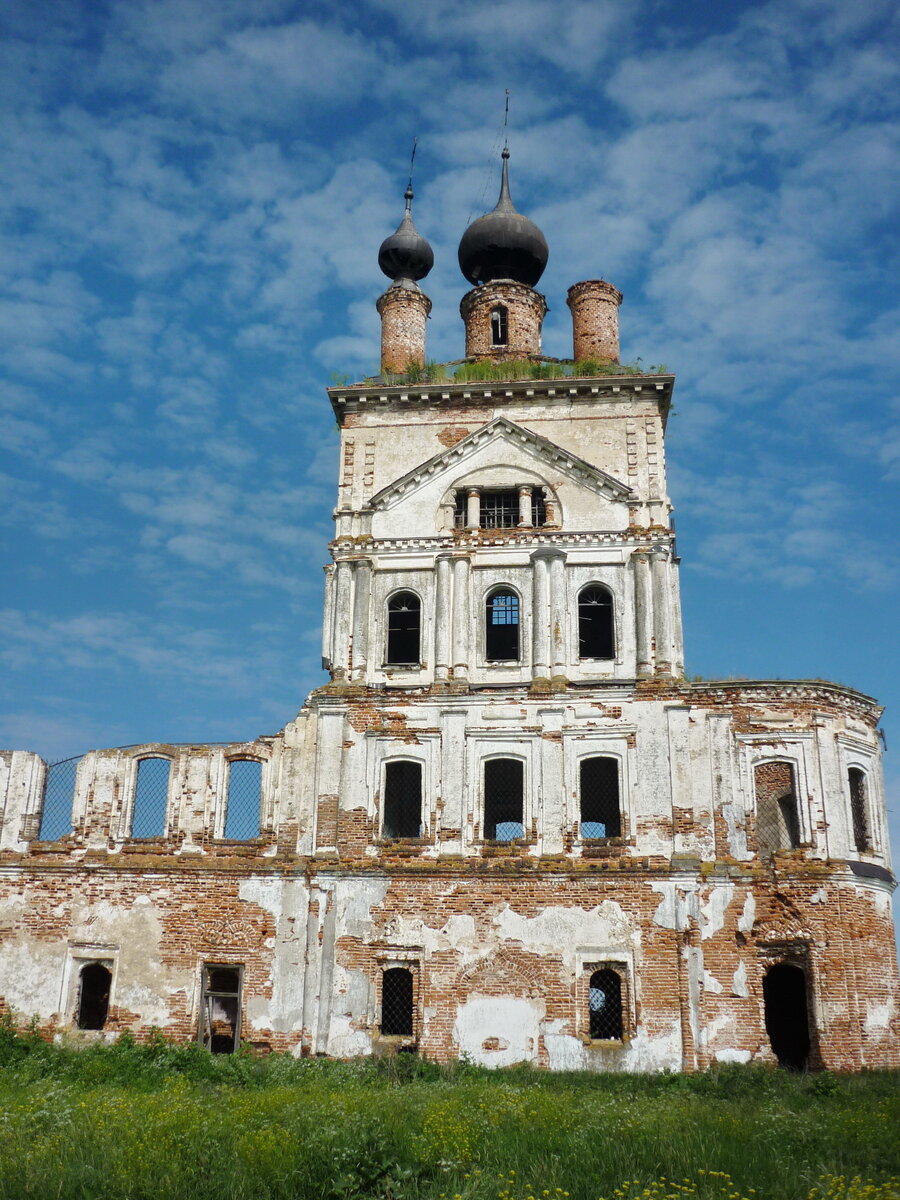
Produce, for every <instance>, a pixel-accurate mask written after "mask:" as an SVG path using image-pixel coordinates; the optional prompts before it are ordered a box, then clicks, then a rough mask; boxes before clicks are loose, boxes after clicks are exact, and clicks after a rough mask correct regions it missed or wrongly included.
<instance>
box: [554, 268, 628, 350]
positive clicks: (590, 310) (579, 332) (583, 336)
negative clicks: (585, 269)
mask: <svg viewBox="0 0 900 1200" xmlns="http://www.w3.org/2000/svg"><path fill="white" fill-rule="evenodd" d="M566 303H567V304H568V306H569V308H570V309H571V310H572V334H573V355H574V358H575V359H576V361H579V362H583V361H584V360H585V359H593V360H594V361H595V362H602V363H613V362H618V361H619V305H620V304H621V303H622V293H621V292H620V291H619V290H618V289H617V288H614V287H613V285H612V284H611V283H607V282H606V280H604V279H587V280H585V281H584V282H583V283H576V284H573V285H572V287H570V288H569V293H568V296H567V298H566Z"/></svg>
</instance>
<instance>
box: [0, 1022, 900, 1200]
mask: <svg viewBox="0 0 900 1200" xmlns="http://www.w3.org/2000/svg"><path fill="white" fill-rule="evenodd" d="M0 1112H2V1118H0V1198H2V1200H13V1198H15V1200H21V1198H22V1197H29V1196H33V1197H39V1198H41V1200H43V1198H44V1197H49V1196H53V1197H59V1198H60V1200H88V1198H91V1200H101V1198H102V1200H125V1198H126V1197H127V1198H128V1200H151V1198H152V1200H169V1198H176V1197H177V1198H179V1200H180V1198H182V1197H183V1198H185V1200H187V1198H189V1200H213V1197H215V1200H257V1198H259V1200H262V1198H266V1200H342V1198H346V1200H356V1198H368V1197H372V1198H373V1200H375V1198H376V1197H378V1198H380V1200H419V1198H423V1200H424V1198H428V1200H689V1198H690V1200H898V1198H900V1180H898V1178H897V1177H898V1175H900V1162H898V1158H900V1151H898V1147H897V1141H896V1129H897V1127H898V1121H900V1073H889V1072H884V1073H871V1074H868V1075H860V1076H848V1077H836V1076H833V1075H829V1074H828V1073H826V1074H823V1075H818V1076H798V1075H787V1074H785V1073H783V1072H780V1071H775V1070H768V1069H765V1068H754V1067H722V1068H719V1069H717V1070H715V1071H712V1072H710V1073H709V1074H706V1075H700V1076H678V1075H655V1076H626V1075H588V1074H571V1073H557V1074H552V1073H549V1072H546V1073H545V1072H539V1071H534V1070H529V1069H526V1068H511V1069H509V1070H506V1071H498V1072H489V1071H485V1070H482V1069H480V1068H475V1067H473V1066H471V1065H470V1064H467V1063H459V1064H455V1065H453V1066H448V1067H440V1066H437V1065H435V1064H433V1063H426V1062H422V1061H421V1060H419V1059H417V1058H415V1057H412V1056H401V1057H398V1058H393V1059H381V1060H378V1061H375V1060H358V1061H355V1062H349V1063H335V1062H327V1061H323V1060H318V1059H306V1060H295V1059H293V1058H290V1057H288V1056H284V1055H271V1056H270V1057H268V1058H254V1057H252V1056H250V1055H243V1054H241V1055H237V1056H234V1057H224V1056H223V1057H217V1058H213V1057H211V1056H210V1055H208V1054H207V1053H206V1052H205V1051H203V1050H200V1049H199V1048H198V1047H196V1046H180V1047H172V1046H168V1045H166V1043H165V1042H164V1041H163V1040H162V1039H161V1038H157V1039H156V1040H155V1041H154V1042H153V1043H152V1044H150V1045H148V1046H135V1045H133V1044H128V1043H125V1044H119V1045H117V1046H109V1047H94V1048H90V1049H85V1050H80V1051H76V1050H71V1049H67V1048H65V1047H58V1046H47V1045H45V1044H44V1043H39V1042H38V1039H34V1038H28V1037H27V1036H26V1037H25V1038H16V1037H15V1036H13V1035H10V1034H9V1032H8V1031H7V1033H6V1034H0Z"/></svg>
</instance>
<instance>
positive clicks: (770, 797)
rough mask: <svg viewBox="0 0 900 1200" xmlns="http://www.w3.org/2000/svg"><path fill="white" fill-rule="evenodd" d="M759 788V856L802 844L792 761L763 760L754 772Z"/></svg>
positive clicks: (757, 810) (756, 787) (757, 813)
mask: <svg viewBox="0 0 900 1200" xmlns="http://www.w3.org/2000/svg"><path fill="white" fill-rule="evenodd" d="M753 777H754V783H755V789H756V840H757V846H758V848H759V853H760V856H761V857H763V858H768V857H771V856H772V855H773V854H774V853H775V852H776V850H792V849H793V848H794V847H796V846H799V845H800V822H799V818H798V814H797V787H796V782H795V777H794V767H793V765H792V764H791V763H789V762H770V763H760V764H759V765H758V766H757V767H755V768H754V772H753Z"/></svg>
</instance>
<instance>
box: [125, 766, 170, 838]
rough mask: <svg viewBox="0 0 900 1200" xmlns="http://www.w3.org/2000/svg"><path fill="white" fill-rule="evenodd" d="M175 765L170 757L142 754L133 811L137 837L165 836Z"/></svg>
mask: <svg viewBox="0 0 900 1200" xmlns="http://www.w3.org/2000/svg"><path fill="white" fill-rule="evenodd" d="M171 768H172V764H171V762H170V761H169V759H167V758H159V757H153V758H142V759H141V760H140V761H139V762H138V768H137V780H136V782H135V785H134V809H133V811H132V815H131V836H132V837H133V838H159V837H165V833H166V805H167V801H168V797H169V774H170V771H171Z"/></svg>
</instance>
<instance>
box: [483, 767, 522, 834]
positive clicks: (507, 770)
mask: <svg viewBox="0 0 900 1200" xmlns="http://www.w3.org/2000/svg"><path fill="white" fill-rule="evenodd" d="M524 779H525V771H524V765H523V763H522V760H521V759H519V758H489V759H488V760H487V762H486V763H485V764H484V837H485V839H486V840H487V841H493V842H512V841H515V839H516V838H520V837H524V836H525V825H524Z"/></svg>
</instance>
